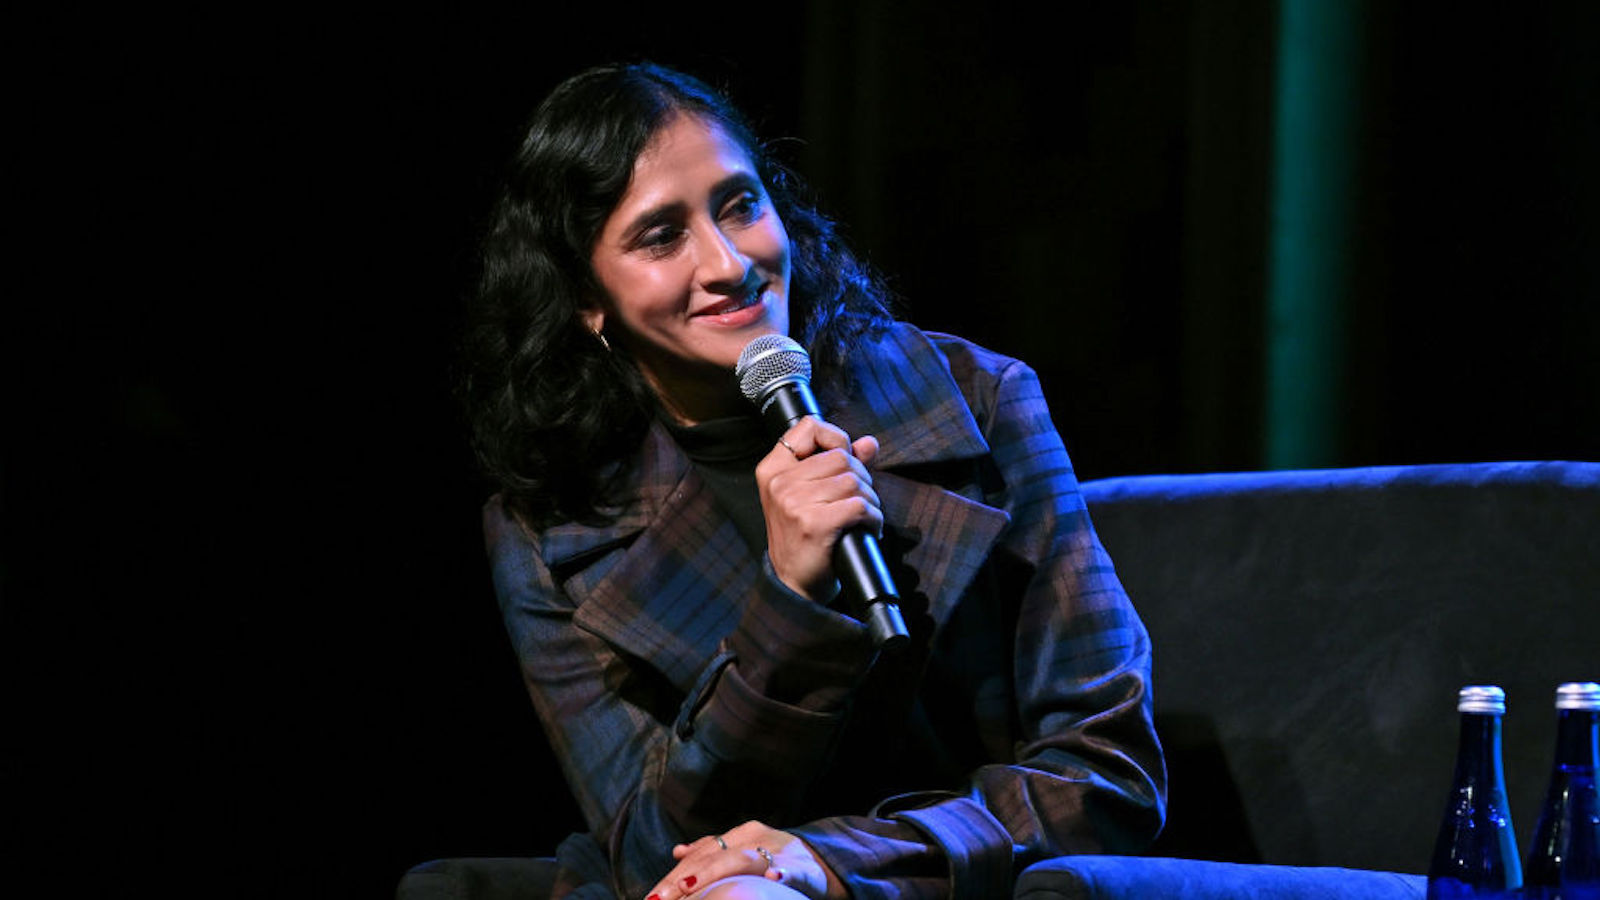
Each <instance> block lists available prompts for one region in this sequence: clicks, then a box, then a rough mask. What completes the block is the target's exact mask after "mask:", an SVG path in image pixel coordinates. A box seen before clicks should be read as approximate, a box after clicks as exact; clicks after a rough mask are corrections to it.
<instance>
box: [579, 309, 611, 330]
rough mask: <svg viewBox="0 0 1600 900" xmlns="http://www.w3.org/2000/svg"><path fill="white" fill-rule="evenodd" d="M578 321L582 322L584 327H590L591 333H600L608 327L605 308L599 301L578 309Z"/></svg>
mask: <svg viewBox="0 0 1600 900" xmlns="http://www.w3.org/2000/svg"><path fill="white" fill-rule="evenodd" d="M578 321H580V322H582V323H583V327H585V328H587V329H589V331H590V332H591V333H593V334H599V333H600V332H601V331H604V330H605V327H606V314H605V310H603V309H601V308H600V304H598V303H595V304H591V305H590V306H588V307H585V308H584V309H581V310H579V311H578Z"/></svg>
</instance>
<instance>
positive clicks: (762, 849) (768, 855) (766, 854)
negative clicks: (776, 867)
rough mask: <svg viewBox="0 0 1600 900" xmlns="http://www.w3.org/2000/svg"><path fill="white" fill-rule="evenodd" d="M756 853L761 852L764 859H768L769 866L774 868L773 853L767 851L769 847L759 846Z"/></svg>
mask: <svg viewBox="0 0 1600 900" xmlns="http://www.w3.org/2000/svg"><path fill="white" fill-rule="evenodd" d="M756 853H757V854H759V855H760V856H761V858H762V859H764V860H766V861H767V868H769V869H770V868H772V854H771V853H769V852H768V851H767V848H765V847H757V848H756Z"/></svg>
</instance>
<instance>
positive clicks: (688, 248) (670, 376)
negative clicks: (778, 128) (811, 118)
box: [584, 114, 789, 421]
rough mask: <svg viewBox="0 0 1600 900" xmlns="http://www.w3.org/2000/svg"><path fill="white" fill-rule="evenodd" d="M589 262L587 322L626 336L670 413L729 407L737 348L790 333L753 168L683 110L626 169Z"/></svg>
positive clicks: (783, 267)
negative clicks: (624, 186)
mask: <svg viewBox="0 0 1600 900" xmlns="http://www.w3.org/2000/svg"><path fill="white" fill-rule="evenodd" d="M590 264H591V265H592V266H593V268H594V274H595V277H596V279H597V280H598V281H599V283H600V286H601V288H602V290H603V292H604V296H602V297H600V298H598V302H597V303H596V304H595V305H594V306H593V307H591V308H590V309H589V310H587V311H585V313H584V319H585V324H587V325H588V326H589V328H590V329H591V330H599V329H602V328H603V329H604V330H605V332H606V334H607V335H608V337H609V338H610V339H611V340H613V341H615V340H619V339H620V340H622V341H623V342H624V343H626V345H627V346H628V349H629V350H630V351H631V352H632V353H633V356H634V358H635V359H636V360H637V361H638V364H639V367H640V369H641V370H642V371H643V372H644V375H645V377H646V378H647V379H648V380H649V382H650V384H651V385H652V386H653V387H654V388H655V390H656V393H657V394H658V395H660V396H661V399H662V401H663V402H664V403H665V404H666V405H667V407H668V409H669V410H671V411H672V412H674V413H675V414H677V416H678V417H679V418H680V419H684V420H687V421H698V420H700V419H702V418H706V417H709V416H710V415H716V414H720V415H726V414H728V410H726V409H716V410H708V409H707V408H706V407H707V403H708V401H712V400H715V404H714V405H716V404H721V405H723V406H725V402H724V400H723V398H726V396H727V394H728V392H729V390H730V387H731V386H732V385H733V384H734V382H733V379H732V372H733V367H734V363H736V362H737V361H738V359H739V351H740V350H742V349H744V345H745V344H747V343H749V342H750V340H751V339H752V338H754V337H756V336H757V335H761V334H766V333H770V332H777V333H780V334H788V332H789V235H788V233H787V232H785V231H784V228H783V223H782V222H781V221H779V219H778V214H777V212H776V211H775V210H774V209H773V208H772V201H771V199H770V198H769V197H768V196H767V190H766V187H765V186H764V185H762V183H761V179H760V177H759V175H758V174H757V172H756V167H755V164H754V163H753V162H752V161H751V159H750V157H749V154H747V153H745V151H744V148H742V147H741V146H740V145H739V144H738V143H737V142H736V141H734V140H733V139H732V138H730V137H729V136H728V135H726V134H724V133H723V131H722V129H721V128H720V127H718V126H717V125H715V124H713V123H708V122H706V121H704V120H701V119H699V118H696V117H694V116H692V115H685V114H679V115H677V116H676V117H674V118H673V119H672V120H670V121H669V122H668V123H667V125H666V126H665V127H663V128H662V129H661V130H660V131H658V132H656V134H655V136H654V137H653V138H651V140H650V143H649V144H647V145H646V146H645V149H644V152H642V153H640V154H639V158H638V159H637V160H636V161H635V162H634V165H633V179H632V181H631V182H629V184H628V190H627V193H625V194H624V195H623V197H622V200H621V201H620V202H619V203H618V204H617V208H616V209H614V210H612V212H611V215H610V217H609V218H607V219H606V222H605V224H604V225H603V226H602V227H601V229H600V236H599V238H598V239H597V240H596V241H595V245H594V251H593V253H592V254H591V255H590Z"/></svg>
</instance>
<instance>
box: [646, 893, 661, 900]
mask: <svg viewBox="0 0 1600 900" xmlns="http://www.w3.org/2000/svg"><path fill="white" fill-rule="evenodd" d="M644 900H661V895H660V894H651V895H650V896H648V897H646V898H644Z"/></svg>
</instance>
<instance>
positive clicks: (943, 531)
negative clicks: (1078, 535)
mask: <svg viewBox="0 0 1600 900" xmlns="http://www.w3.org/2000/svg"><path fill="white" fill-rule="evenodd" d="M852 368H853V371H852V375H853V384H854V385H855V390H854V391H853V392H852V396H851V397H850V398H849V400H848V402H844V401H842V400H841V399H840V398H837V397H822V398H819V402H820V403H821V404H822V405H823V408H824V415H825V416H827V417H828V418H829V420H830V421H832V422H834V423H835V424H837V425H839V426H840V427H841V428H843V429H844V430H845V431H846V432H847V433H849V434H851V435H860V434H873V435H875V436H877V438H878V440H879V443H880V445H881V447H882V450H881V451H880V454H879V457H878V460H877V462H876V463H875V465H874V474H873V483H874V487H875V488H876V490H877V491H878V494H879V497H880V499H881V500H882V502H883V510H884V517H885V520H886V525H887V527H888V529H889V531H890V532H891V533H892V534H893V535H894V543H895V546H896V549H897V551H898V552H899V554H900V555H901V557H902V558H903V560H904V562H905V567H906V569H907V570H910V571H915V572H917V573H919V575H920V578H919V580H918V582H919V583H918V584H916V585H906V584H900V585H897V586H898V587H899V588H900V589H901V592H902V595H907V594H908V593H910V592H913V591H914V592H916V593H917V594H918V595H919V596H918V599H917V601H915V603H914V605H915V607H916V608H922V607H923V606H924V604H925V608H926V610H927V615H929V616H930V617H931V618H932V619H933V623H934V627H935V628H937V627H938V626H939V625H940V624H942V623H943V622H944V620H945V619H946V618H947V617H948V615H949V611H950V609H951V608H952V607H953V606H954V605H955V602H956V600H957V599H959V597H960V595H961V593H962V592H963V591H964V590H965V588H966V586H967V585H968V584H969V583H970V582H971V580H972V578H973V576H974V575H975V574H976V572H977V570H978V568H979V567H980V566H981V565H982V564H983V561H984V560H985V559H986V558H987V557H988V553H989V550H990V548H991V546H992V545H993V543H994V541H995V539H996V538H997V537H998V536H999V534H1000V531H1001V530H1002V529H1003V528H1004V526H1005V524H1006V522H1007V521H1008V517H1007V516H1006V514H1005V513H1004V512H1001V511H1000V510H997V509H994V508H993V507H989V506H985V505H984V504H982V503H979V502H977V501H975V500H972V499H969V498H967V497H964V496H961V495H959V494H956V493H953V492H950V491H947V490H944V489H942V488H940V487H937V486H934V485H929V484H924V483H921V482H919V481H915V480H913V479H911V478H907V477H904V476H901V475H898V474H896V473H895V472H894V471H893V470H895V469H903V468H905V467H909V466H917V465H922V464H930V463H945V462H951V461H956V460H961V459H971V458H974V457H978V456H982V455H983V454H985V453H987V452H988V449H989V447H988V444H987V442H986V441H984V439H983V436H982V434H981V432H980V431H979V428H978V424H977V422H976V421H975V420H974V419H973V416H972V413H971V410H970V409H969V407H968V404H967V402H966V401H965V399H964V398H963V397H962V394H961V391H960V390H959V388H958V387H957V385H956V382H955V380H954V378H952V376H951V374H950V370H949V367H948V364H947V363H946V361H945V358H944V355H943V354H942V353H941V352H940V351H939V350H938V348H937V347H935V346H934V345H933V343H932V342H931V341H930V340H929V338H928V337H927V336H926V335H924V334H923V333H922V332H920V331H918V330H916V329H914V328H911V327H910V326H905V325H897V326H895V327H893V328H892V329H890V331H889V332H888V333H887V334H886V335H885V336H884V337H883V338H882V339H881V340H880V342H879V343H878V344H876V345H875V346H873V347H869V348H864V349H863V350H862V352H861V353H860V354H859V356H858V359H857V361H856V362H855V364H854V366H853V367H852ZM634 484H635V489H634V490H633V491H632V497H633V499H632V501H631V502H630V503H629V504H628V506H627V507H626V508H625V509H623V510H622V511H621V514H620V515H618V516H617V518H616V519H615V520H614V521H612V522H611V523H609V524H607V525H603V526H584V525H573V524H567V525H561V526H557V527H555V528H551V529H548V530H546V531H545V532H542V533H541V534H539V535H538V536H537V540H538V542H539V549H540V552H541V555H542V557H543V559H544V560H545V561H546V563H547V564H548V565H550V567H551V568H557V567H559V566H561V564H563V563H570V562H572V561H573V560H576V559H578V558H580V557H584V556H590V555H592V556H594V557H595V558H596V560H597V561H598V562H597V564H596V565H593V566H587V567H584V568H582V569H581V570H580V571H579V572H578V573H577V574H576V575H574V576H573V577H572V578H571V579H570V580H569V581H568V583H567V592H568V594H569V595H570V596H572V597H573V598H574V599H575V600H576V601H577V602H578V603H579V608H578V611H577V612H576V614H575V621H576V622H577V623H578V625H579V626H580V627H583V628H585V629H588V630H590V631H593V632H595V633H597V634H599V635H601V636H602V637H604V638H606V639H607V640H609V641H611V642H612V643H614V644H616V645H617V646H619V647H621V648H622V649H624V650H625V651H627V652H628V653H631V654H633V655H636V656H639V657H642V658H644V659H647V660H649V661H650V662H651V663H652V665H654V666H655V667H656V668H657V669H658V670H660V671H661V672H662V673H663V674H664V675H666V676H667V677H668V678H669V679H670V680H671V681H673V682H674V683H675V684H676V685H678V686H679V687H680V688H681V689H684V690H687V689H688V688H689V687H690V686H691V685H692V684H693V681H694V679H695V678H696V677H697V676H698V674H699V670H700V668H701V667H702V666H703V665H704V662H705V660H706V659H708V658H710V656H711V655H712V654H713V653H714V652H715V649H716V645H717V643H718V641H720V640H721V638H722V637H723V636H724V635H726V634H727V633H728V632H729V631H731V630H732V629H733V627H734V626H735V625H736V624H737V623H738V617H739V615H740V612H741V598H743V597H745V596H747V595H748V594H749V592H750V591H752V590H754V589H755V585H756V582H757V580H758V579H759V578H761V577H762V574H761V568H760V564H759V562H758V561H756V560H754V559H752V558H751V556H750V554H749V552H748V550H747V548H746V546H745V544H744V542H743V540H742V539H741V538H740V537H739V535H738V532H737V530H736V529H735V527H734V526H733V524H732V522H731V521H730V520H729V519H728V518H727V517H726V516H724V515H723V514H722V513H721V512H720V511H719V510H718V509H717V508H716V505H715V501H714V499H713V497H712V494H711V491H710V490H709V489H707V488H706V486H705V485H704V483H703V482H702V481H701V479H700V477H699V475H698V474H697V473H696V472H695V471H694V468H693V466H692V465H691V464H690V462H689V460H688V459H687V457H685V456H684V454H683V453H682V451H680V450H679V449H678V446H677V444H676V443H675V442H674V441H673V440H672V438H671V436H670V435H669V434H668V433H667V431H666V429H665V428H664V427H663V426H661V425H660V424H655V425H653V426H652V427H651V429H650V431H649V433H648V434H647V436H646V439H645V442H644V445H643V447H642V448H641V452H640V455H639V457H638V458H637V460H636V466H635V475H634ZM624 547H625V548H626V549H625V550H624V552H622V553H620V554H609V553H608V552H607V551H609V550H611V549H615V548H624ZM923 592H931V593H929V594H927V595H926V596H925V597H923V596H921V595H922V594H923ZM907 602H908V610H909V609H910V608H911V607H912V604H913V601H912V600H911V598H910V597H907Z"/></svg>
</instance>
